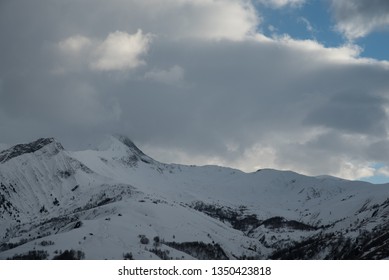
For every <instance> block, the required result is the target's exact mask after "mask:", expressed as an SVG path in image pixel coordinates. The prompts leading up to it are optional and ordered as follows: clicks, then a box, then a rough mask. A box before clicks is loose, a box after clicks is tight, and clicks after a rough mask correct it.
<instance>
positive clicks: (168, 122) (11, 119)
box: [0, 0, 389, 183]
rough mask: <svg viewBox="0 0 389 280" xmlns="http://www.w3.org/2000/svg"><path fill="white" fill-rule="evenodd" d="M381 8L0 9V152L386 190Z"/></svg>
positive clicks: (264, 1) (11, 4)
mask: <svg viewBox="0 0 389 280" xmlns="http://www.w3.org/2000/svg"><path fill="white" fill-rule="evenodd" d="M388 35H389V1H387V0H347V1H339V0H251V1H250V0H147V1H145V0H111V1H103V0H93V1H92V0H69V1H60V0H36V1H30V0H1V1H0V38H1V39H0V143H9V144H16V143H26V142H29V141H33V140H35V139H37V138H39V137H56V138H57V139H58V140H59V141H61V142H62V144H63V145H64V146H65V147H66V148H67V149H70V150H72V149H73V150H76V149H84V148H88V147H92V146H93V145H95V143H96V142H98V139H100V138H101V137H102V135H106V134H113V133H120V134H124V135H127V136H128V137H130V138H131V139H132V140H133V141H134V142H135V143H136V144H137V145H138V146H139V147H140V148H141V149H142V150H143V151H144V152H145V153H147V154H148V155H150V156H152V157H154V158H155V159H157V160H159V161H162V162H175V163H183V164H197V165H205V164H217V165H222V166H229V167H233V168H238V169H241V170H243V171H246V172H252V171H255V170H257V169H261V168H274V169H280V170H293V171H296V172H299V173H302V174H306V175H315V176H316V175H323V174H328V175H333V176H338V177H342V178H346V179H352V180H367V181H370V182H374V183H383V182H389V137H388V112H389V102H388V97H389V78H388V77H389V36H388Z"/></svg>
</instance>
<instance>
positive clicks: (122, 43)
mask: <svg viewBox="0 0 389 280" xmlns="http://www.w3.org/2000/svg"><path fill="white" fill-rule="evenodd" d="M150 42H151V35H148V34H146V35H143V33H142V31H141V30H138V31H137V32H136V33H135V34H133V35H130V34H128V33H126V32H120V31H116V32H114V33H111V34H109V35H108V37H107V38H106V39H105V40H104V42H102V43H101V44H100V45H99V46H97V47H96V49H95V50H94V52H93V58H94V60H93V61H92V62H91V64H90V67H91V69H93V70H100V71H112V70H128V69H133V68H136V67H138V66H140V65H144V64H145V62H144V61H143V60H142V59H141V58H140V57H141V56H142V55H144V54H145V53H146V52H147V50H148V47H149V44H150Z"/></svg>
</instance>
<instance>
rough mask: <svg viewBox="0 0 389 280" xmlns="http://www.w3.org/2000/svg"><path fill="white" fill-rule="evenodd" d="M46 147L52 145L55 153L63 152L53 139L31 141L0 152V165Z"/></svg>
mask: <svg viewBox="0 0 389 280" xmlns="http://www.w3.org/2000/svg"><path fill="white" fill-rule="evenodd" d="M48 145H53V146H54V149H55V151H60V150H63V149H64V148H63V147H62V145H61V143H59V142H57V141H56V140H55V139H54V138H39V139H38V140H36V141H33V142H31V143H28V144H18V145H15V146H12V147H11V148H9V149H6V150H4V151H1V152H0V163H4V162H7V161H9V160H10V159H13V158H15V157H18V156H21V155H23V154H30V153H35V152H36V151H38V150H40V149H42V148H43V147H46V146H48Z"/></svg>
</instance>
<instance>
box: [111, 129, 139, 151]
mask: <svg viewBox="0 0 389 280" xmlns="http://www.w3.org/2000/svg"><path fill="white" fill-rule="evenodd" d="M112 137H114V138H115V139H117V140H119V141H120V142H121V143H122V144H124V145H125V146H126V147H128V148H130V150H131V151H132V152H134V153H135V154H138V155H139V156H145V154H144V153H143V152H142V151H141V150H140V149H139V148H138V147H137V146H136V145H135V144H134V142H132V141H131V139H130V138H128V137H127V136H124V135H121V134H115V135H112Z"/></svg>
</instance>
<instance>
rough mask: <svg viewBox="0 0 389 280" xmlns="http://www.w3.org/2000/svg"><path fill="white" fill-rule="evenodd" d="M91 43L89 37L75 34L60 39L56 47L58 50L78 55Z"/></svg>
mask: <svg viewBox="0 0 389 280" xmlns="http://www.w3.org/2000/svg"><path fill="white" fill-rule="evenodd" d="M91 44H92V41H91V40H90V39H89V38H87V37H85V36H81V35H75V36H71V37H69V38H66V39H65V40H62V41H60V42H59V43H58V47H59V49H60V51H62V52H64V53H68V54H71V55H78V54H80V53H81V52H82V51H83V50H85V49H87V48H89V47H90V46H91Z"/></svg>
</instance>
